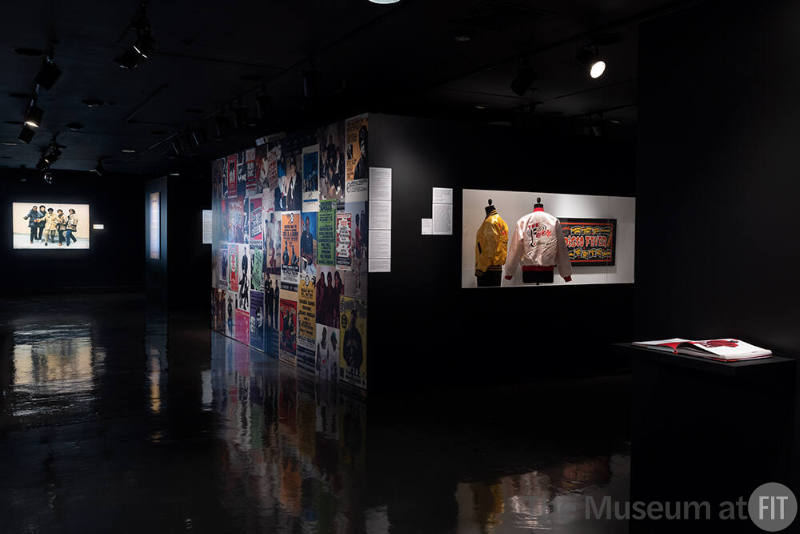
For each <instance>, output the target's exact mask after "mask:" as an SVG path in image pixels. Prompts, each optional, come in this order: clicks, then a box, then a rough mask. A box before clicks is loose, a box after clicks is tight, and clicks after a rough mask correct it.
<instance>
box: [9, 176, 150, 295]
mask: <svg viewBox="0 0 800 534" xmlns="http://www.w3.org/2000/svg"><path fill="white" fill-rule="evenodd" d="M54 174H55V179H54V181H53V184H52V185H48V184H46V183H44V181H42V179H41V176H40V174H39V173H35V172H31V171H26V170H21V169H0V184H2V185H1V186H0V212H1V213H4V214H5V215H4V225H3V228H4V229H3V231H2V232H0V234H1V235H0V239H2V243H3V247H4V250H3V252H4V253H3V262H2V276H0V280H1V281H0V284H2V291H3V294H4V295H25V294H33V293H48V292H53V291H81V290H88V289H92V290H94V289H102V290H135V291H139V290H141V289H142V286H143V272H144V267H143V264H142V243H143V242H144V213H143V211H142V187H143V185H142V184H143V179H142V178H141V177H138V176H131V175H112V174H106V175H104V176H102V177H98V176H96V175H94V174H91V173H87V172H73V171H57V172H56V173H54ZM23 179H24V180H25V181H22V180H23ZM12 202H25V203H27V204H31V205H32V204H45V205H49V204H50V203H51V202H52V203H57V202H65V203H87V204H90V205H91V207H90V209H91V212H90V213H91V223H92V224H95V223H102V224H104V225H105V230H101V231H100V230H93V231H92V235H91V240H92V244H91V247H92V248H91V250H88V251H87V250H82V251H81V250H70V251H66V250H58V251H49V250H48V251H39V250H13V248H12V247H13V245H12V233H11V222H12V221H11V203H12Z"/></svg>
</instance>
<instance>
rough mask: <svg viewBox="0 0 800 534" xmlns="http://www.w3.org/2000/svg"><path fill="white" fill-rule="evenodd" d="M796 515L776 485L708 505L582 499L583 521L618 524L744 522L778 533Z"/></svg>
mask: <svg viewBox="0 0 800 534" xmlns="http://www.w3.org/2000/svg"><path fill="white" fill-rule="evenodd" d="M796 516H797V498H796V497H795V495H794V493H793V492H792V490H790V489H789V488H787V487H786V486H784V485H783V484H779V483H777V482H769V483H767V484H762V485H761V486H759V487H757V488H756V489H755V491H753V493H752V494H751V495H750V498H749V499H747V500H745V499H744V497H740V498H739V499H738V500H737V501H723V502H721V503H719V504H717V505H716V506H715V505H712V503H710V502H708V501H683V502H680V501H676V502H661V501H650V502H645V501H614V500H613V499H612V498H611V497H608V496H606V497H603V498H602V499H600V500H599V501H598V500H597V499H595V498H594V497H587V498H586V519H609V520H611V519H613V520H619V521H647V520H652V521H662V520H667V521H710V520H712V519H713V520H723V521H745V520H747V519H749V520H750V521H752V522H753V524H754V525H755V526H757V527H758V528H760V529H761V530H764V531H766V532H780V531H782V530H785V529H786V528H788V527H789V525H791V524H792V523H793V522H794V520H795V517H796Z"/></svg>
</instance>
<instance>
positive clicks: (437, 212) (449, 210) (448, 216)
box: [433, 190, 453, 235]
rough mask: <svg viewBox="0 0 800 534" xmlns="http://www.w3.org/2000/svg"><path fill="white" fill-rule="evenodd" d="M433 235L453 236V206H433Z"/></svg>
mask: <svg viewBox="0 0 800 534" xmlns="http://www.w3.org/2000/svg"><path fill="white" fill-rule="evenodd" d="M451 191H452V190H451ZM433 235H453V205H452V204H434V205H433Z"/></svg>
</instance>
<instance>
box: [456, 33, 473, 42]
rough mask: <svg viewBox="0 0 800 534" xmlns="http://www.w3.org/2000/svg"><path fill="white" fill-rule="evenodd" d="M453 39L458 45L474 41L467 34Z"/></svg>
mask: <svg viewBox="0 0 800 534" xmlns="http://www.w3.org/2000/svg"><path fill="white" fill-rule="evenodd" d="M453 39H455V41H456V42H458V43H468V42H470V41H471V40H472V37H470V36H469V35H467V34H464V33H461V34H458V35H456V36H454V37H453Z"/></svg>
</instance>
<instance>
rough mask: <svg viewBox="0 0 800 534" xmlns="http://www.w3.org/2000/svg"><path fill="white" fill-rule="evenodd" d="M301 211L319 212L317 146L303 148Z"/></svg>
mask: <svg viewBox="0 0 800 534" xmlns="http://www.w3.org/2000/svg"><path fill="white" fill-rule="evenodd" d="M303 211H304V212H314V211H319V145H313V146H307V147H304V148H303Z"/></svg>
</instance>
